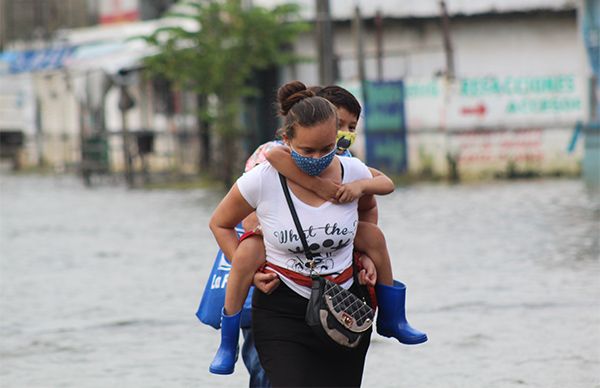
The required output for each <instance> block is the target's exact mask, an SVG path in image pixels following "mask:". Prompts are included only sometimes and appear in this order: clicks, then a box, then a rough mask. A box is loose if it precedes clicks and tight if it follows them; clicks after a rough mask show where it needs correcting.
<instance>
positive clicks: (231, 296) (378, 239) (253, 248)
mask: <svg viewBox="0 0 600 388" xmlns="http://www.w3.org/2000/svg"><path fill="white" fill-rule="evenodd" d="M311 90H312V91H313V92H314V93H315V94H316V95H317V96H320V97H323V98H326V99H328V100H329V101H330V102H331V103H333V105H335V106H336V107H337V109H338V119H339V126H338V136H337V145H336V146H337V154H338V155H339V156H347V157H352V155H351V154H350V152H349V150H348V149H349V147H350V146H351V145H352V143H353V142H354V140H355V138H356V126H357V124H358V119H359V117H360V113H361V107H360V104H359V103H358V101H357V100H356V98H355V97H354V96H353V95H352V94H351V93H350V92H348V91H347V90H346V89H344V88H341V87H339V86H327V87H325V88H318V87H313V88H311ZM264 160H267V161H268V162H269V163H271V165H272V166H273V167H274V168H275V169H277V171H279V172H280V173H281V174H282V175H284V176H285V177H286V178H288V179H290V180H292V181H294V182H295V183H297V184H298V185H300V186H302V187H304V188H306V189H308V190H311V191H313V192H315V193H316V194H317V195H319V196H320V197H322V198H323V199H325V200H329V201H332V202H334V203H347V202H352V201H354V200H357V199H359V198H361V197H363V196H366V198H362V199H361V201H360V202H359V209H358V211H359V221H360V222H359V224H358V228H357V231H356V235H355V239H354V247H355V250H356V251H359V252H362V253H363V254H362V255H361V256H360V259H359V260H360V262H361V264H362V266H363V268H364V269H363V270H361V271H360V273H359V277H358V278H359V281H360V282H361V283H363V284H367V285H369V286H376V287H375V289H376V293H377V298H378V304H379V314H378V320H377V330H378V332H379V333H380V334H381V335H384V336H386V337H395V338H397V339H398V340H399V341H400V342H402V343H405V344H418V343H422V342H425V341H426V340H427V336H426V334H425V333H422V332H419V331H418V330H415V329H413V328H412V327H411V326H410V325H409V324H408V323H407V322H406V318H405V314H404V298H405V287H404V285H403V284H402V283H400V282H398V281H395V280H394V279H393V275H392V267H391V260H390V257H389V253H388V251H387V246H386V243H385V238H384V236H383V233H382V232H381V230H380V229H379V228H378V227H377V225H376V223H377V204H376V202H375V199H374V197H373V196H374V195H386V194H389V193H391V192H392V191H393V190H394V184H393V182H392V181H391V180H390V179H389V178H388V177H387V176H385V175H384V174H382V173H381V172H380V171H378V170H376V169H373V168H369V170H370V171H371V174H372V175H373V178H371V179H365V180H360V181H355V182H351V183H348V184H342V181H341V180H340V181H338V182H336V181H333V180H331V179H322V178H320V177H318V176H311V175H309V174H310V172H308V171H303V170H302V169H301V168H300V167H299V165H297V164H296V163H295V162H294V160H293V159H292V156H291V150H290V149H289V148H288V147H287V146H286V145H285V143H284V142H282V141H273V142H269V143H265V144H264V145H262V146H261V147H259V148H258V149H257V150H256V151H255V153H254V154H253V155H252V156H251V157H250V158H249V159H248V162H247V164H246V171H248V170H249V169H251V168H253V167H254V166H255V165H257V164H259V163H261V162H263V161H264ZM243 226H244V229H245V230H246V231H247V232H246V233H245V234H244V236H242V238H241V240H240V244H239V246H238V248H237V249H236V251H235V255H234V257H233V258H232V268H231V272H230V275H229V278H228V281H227V288H226V296H225V306H224V309H223V314H222V317H223V318H222V319H223V320H224V321H225V320H229V319H235V317H236V316H239V315H240V312H241V309H242V306H243V303H244V300H245V299H246V296H247V294H248V291H249V289H250V287H251V285H252V281H253V278H254V274H255V272H256V271H257V270H258V269H259V268H260V267H261V266H262V265H263V264H264V263H265V247H264V243H263V239H262V235H261V231H260V225H259V224H258V220H257V218H256V215H255V214H252V215H250V216H248V218H247V219H246V220H244V222H243ZM238 319H239V318H238ZM232 326H233V328H232V329H231V330H230V329H229V327H232ZM225 327H227V328H228V329H227V330H224V328H225ZM238 336H239V324H238V325H237V329H236V325H223V327H222V329H221V345H220V347H219V350H218V351H217V354H216V355H215V358H214V360H213V362H212V364H211V366H210V371H211V372H212V373H216V374H230V373H233V370H234V364H235V361H236V359H237V342H238Z"/></svg>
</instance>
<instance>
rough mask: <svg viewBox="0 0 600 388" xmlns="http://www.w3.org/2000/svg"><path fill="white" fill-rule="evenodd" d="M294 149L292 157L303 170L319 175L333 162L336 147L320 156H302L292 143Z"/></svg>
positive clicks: (312, 174) (292, 149) (309, 173)
mask: <svg viewBox="0 0 600 388" xmlns="http://www.w3.org/2000/svg"><path fill="white" fill-rule="evenodd" d="M290 149H291V151H292V159H293V160H294V162H295V163H296V165H297V166H298V168H300V169H301V170H302V171H304V172H305V173H307V174H308V175H310V176H315V175H319V174H321V173H322V172H323V170H325V169H326V168H327V166H329V165H330V164H331V162H332V161H333V158H334V156H335V152H336V147H333V149H332V150H331V152H329V153H328V154H326V155H324V156H321V157H320V158H311V157H309V156H302V155H300V154H299V153H298V152H296V150H294V148H293V147H292V146H291V145H290Z"/></svg>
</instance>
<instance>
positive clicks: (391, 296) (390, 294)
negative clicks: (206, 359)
mask: <svg viewBox="0 0 600 388" xmlns="http://www.w3.org/2000/svg"><path fill="white" fill-rule="evenodd" d="M375 292H376V293H377V304H378V308H379V313H378V315H377V333H379V334H380V335H382V336H384V337H394V338H396V339H397V340H398V341H400V342H401V343H403V344H405V345H416V344H420V343H423V342H425V341H427V334H425V333H423V332H421V331H419V330H416V329H414V328H413V327H412V326H410V324H409V323H408V322H407V321H406V312H405V308H404V306H405V302H406V286H405V285H404V283H401V282H399V281H396V280H394V285H393V286H385V285H383V284H377V285H376V286H375ZM241 315H242V314H241V311H240V312H238V313H237V314H234V315H226V314H225V309H223V311H222V312H221V345H220V346H219V350H217V354H216V355H215V358H214V359H213V361H212V363H211V364H210V368H209V370H210V372H211V373H214V374H218V375H229V374H232V373H233V370H234V367H235V362H236V361H237V358H238V350H239V347H238V341H239V337H240V319H241Z"/></svg>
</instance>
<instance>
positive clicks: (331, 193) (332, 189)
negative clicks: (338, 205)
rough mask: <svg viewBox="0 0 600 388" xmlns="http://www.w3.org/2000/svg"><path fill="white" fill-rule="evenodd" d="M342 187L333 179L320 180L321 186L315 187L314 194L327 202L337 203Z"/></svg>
mask: <svg viewBox="0 0 600 388" xmlns="http://www.w3.org/2000/svg"><path fill="white" fill-rule="evenodd" d="M340 187H341V186H340V185H339V184H337V183H335V182H334V181H333V180H331V179H319V184H318V185H316V186H315V187H314V189H315V190H314V192H315V193H316V194H317V195H318V196H319V197H321V198H323V199H325V200H327V201H333V202H335V201H336V199H335V198H336V194H337V192H338V190H339V189H340Z"/></svg>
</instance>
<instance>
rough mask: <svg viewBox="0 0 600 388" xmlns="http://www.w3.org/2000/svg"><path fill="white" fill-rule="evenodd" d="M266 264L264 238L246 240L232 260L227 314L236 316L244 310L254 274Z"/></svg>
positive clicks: (256, 236)
mask: <svg viewBox="0 0 600 388" xmlns="http://www.w3.org/2000/svg"><path fill="white" fill-rule="evenodd" d="M264 262H265V244H264V243H263V239H262V236H260V235H253V236H250V237H248V238H246V239H244V240H243V241H242V242H241V243H240V245H239V246H238V248H237V250H236V251H235V255H234V257H233V259H232V263H231V271H230V272H229V277H228V278H227V288H226V289H225V306H224V307H225V313H226V314H228V315H231V314H235V313H237V312H238V311H240V310H241V309H242V307H243V306H244V301H245V300H246V297H247V296H248V290H249V289H250V286H251V285H252V280H253V278H254V273H255V272H256V270H258V268H259V267H260V266H261V265H262V264H263V263H264Z"/></svg>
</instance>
